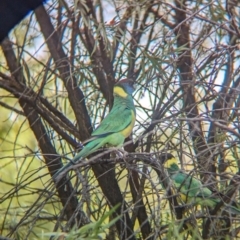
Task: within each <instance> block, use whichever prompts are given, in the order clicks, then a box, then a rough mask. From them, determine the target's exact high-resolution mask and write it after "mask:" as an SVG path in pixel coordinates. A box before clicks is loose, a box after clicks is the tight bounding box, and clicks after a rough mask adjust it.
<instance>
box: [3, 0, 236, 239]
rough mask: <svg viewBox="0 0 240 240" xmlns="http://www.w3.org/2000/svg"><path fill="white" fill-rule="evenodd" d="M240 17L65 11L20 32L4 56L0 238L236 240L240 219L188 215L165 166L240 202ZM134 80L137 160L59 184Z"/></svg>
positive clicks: (200, 8)
mask: <svg viewBox="0 0 240 240" xmlns="http://www.w3.org/2000/svg"><path fill="white" fill-rule="evenodd" d="M239 12H240V6H239V2H238V1H237V0H222V1H220V0H219V1H215V0H214V1H204V0H196V1H187V0H181V1H180V0H173V1H165V0H163V1H160V0H142V1H134V0H132V1H127V0H122V1H114V0H113V1H112V0H109V1H108V0H106V1H105V0H96V1H91V0H86V1H82V0H75V1H74V2H73V1H67V0H59V1H48V2H47V3H46V4H45V5H44V6H41V7H39V8H38V9H36V10H35V12H34V13H32V14H30V15H29V16H28V17H27V19H25V20H24V21H22V22H21V24H20V25H19V26H18V27H17V28H15V29H14V30H13V31H12V32H11V34H10V36H9V38H7V39H5V40H4V41H3V42H2V44H1V56H0V105H1V114H0V120H1V129H0V149H1V161H0V174H1V177H0V184H1V187H0V204H1V207H0V211H1V214H0V222H1V224H0V226H1V228H0V233H1V235H3V236H8V237H9V238H11V239H41V238H42V239H48V238H49V236H51V235H52V232H63V233H61V234H60V235H59V236H60V237H63V236H66V237H67V236H68V237H69V238H72V239H87V238H88V239H94V238H96V239H97V236H101V237H102V238H103V239H187V238H189V239H193V238H194V239H209V238H214V239H231V238H235V237H236V236H237V235H238V232H239V230H240V224H239V220H240V217H239V216H232V215H229V214H228V213H226V212H221V211H219V208H220V207H222V205H223V202H222V203H221V204H219V205H218V206H217V207H216V208H215V209H206V208H193V207H189V206H185V205H184V206H182V207H179V206H178V205H182V203H180V202H179V201H178V202H177V201H175V200H176V198H175V197H174V196H169V194H168V193H166V191H165V190H164V188H163V186H162V184H161V181H162V180H163V176H164V174H163V172H161V164H159V163H158V155H159V153H160V152H162V151H168V152H171V153H172V154H174V155H175V156H176V157H177V158H178V159H179V164H180V166H181V167H182V168H183V169H185V170H187V171H189V172H190V173H191V174H193V175H194V176H196V177H198V178H201V180H202V182H203V183H204V184H206V185H207V186H209V187H210V188H211V189H212V190H213V191H214V192H215V193H217V194H218V193H221V198H222V200H223V201H224V202H226V203H229V202H230V201H231V200H232V199H235V200H236V201H239V200H238V182H239V173H240V171H239V168H240V150H239V138H240V120H239V117H240V111H239V105H240V95H239V93H240V77H239V76H240V75H239V71H240V61H239V59H240V58H239V54H240V51H239V46H240V45H239V44H240V43H239V39H240V30H239V24H240V23H239V17H240V16H239ZM125 77H131V78H133V79H135V80H136V83H137V90H136V92H135V94H134V100H135V106H136V108H137V122H136V125H135V127H134V130H133V134H132V136H131V138H129V139H126V145H125V147H124V148H125V150H126V151H128V152H129V153H130V154H129V155H128V156H126V157H125V158H124V159H119V158H117V157H116V156H114V154H111V155H109V154H108V155H104V156H102V155H101V156H100V157H97V158H96V157H95V158H94V159H93V160H89V161H83V162H82V163H81V164H80V168H78V169H76V168H75V170H76V171H71V173H70V174H69V175H66V176H64V177H63V178H61V179H60V180H59V182H58V183H53V182H52V181H51V177H52V176H53V174H54V173H55V172H56V171H57V170H58V169H59V168H60V167H61V166H62V165H63V164H65V162H66V161H68V160H69V159H71V158H72V157H73V156H74V155H75V153H76V152H77V151H78V150H80V149H81V147H82V144H81V143H82V142H83V141H85V140H86V139H87V138H89V136H90V134H91V131H92V129H94V128H95V127H96V126H97V125H98V124H99V122H100V121H101V120H102V119H103V118H104V116H105V115H106V114H107V113H108V111H109V109H110V108H111V106H112V102H113V95H112V89H113V85H114V83H115V81H116V80H119V79H122V78H125ZM153 166H154V167H153ZM158 175H160V176H158ZM70 179H71V180H70ZM219 196H220V195H219ZM119 203H120V206H119V207H118V208H117V207H116V208H115V209H114V210H112V211H111V212H109V211H110V209H112V208H113V207H114V206H117V204H119ZM86 224H87V225H86ZM89 224H90V225H89ZM100 226H101V227H102V228H101V227H100ZM73 227H74V229H75V230H76V231H70V230H71V229H72V228H73ZM80 227H83V228H80ZM79 228H80V230H77V229H79ZM69 231H70V233H69V235H68V234H67V232H69ZM76 234H78V235H76ZM80 236H81V238H80Z"/></svg>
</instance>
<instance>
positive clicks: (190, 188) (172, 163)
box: [160, 153, 240, 214]
mask: <svg viewBox="0 0 240 240" xmlns="http://www.w3.org/2000/svg"><path fill="white" fill-rule="evenodd" d="M160 161H161V162H162V164H163V166H164V168H166V170H167V173H168V176H169V178H170V180H171V184H172V186H173V187H174V189H173V192H174V193H176V195H178V196H179V198H180V200H181V202H182V203H183V204H187V203H188V204H193V205H202V206H208V207H210V208H214V207H215V206H216V204H217V203H219V202H220V201H221V199H220V198H219V197H217V196H213V192H212V191H211V190H210V189H209V188H208V187H206V186H204V185H203V184H202V183H201V181H200V180H198V179H197V178H194V177H193V176H191V174H187V173H186V172H184V171H182V170H181V169H180V168H179V167H178V163H177V160H176V158H175V157H174V156H173V155H172V154H170V153H163V154H161V155H160ZM224 205H225V207H227V209H228V210H229V211H230V212H231V213H233V214H240V209H239V208H238V207H234V206H231V205H228V204H225V203H224Z"/></svg>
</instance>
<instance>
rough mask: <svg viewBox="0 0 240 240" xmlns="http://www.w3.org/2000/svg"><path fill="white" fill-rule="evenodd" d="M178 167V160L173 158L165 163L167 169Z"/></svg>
mask: <svg viewBox="0 0 240 240" xmlns="http://www.w3.org/2000/svg"><path fill="white" fill-rule="evenodd" d="M174 165H177V160H176V158H174V157H173V158H171V159H168V160H167V161H166V162H165V163H164V167H165V168H171V167H172V166H174Z"/></svg>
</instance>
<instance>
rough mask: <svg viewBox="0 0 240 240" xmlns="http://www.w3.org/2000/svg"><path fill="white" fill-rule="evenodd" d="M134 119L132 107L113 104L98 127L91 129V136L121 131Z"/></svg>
mask: <svg viewBox="0 0 240 240" xmlns="http://www.w3.org/2000/svg"><path fill="white" fill-rule="evenodd" d="M134 121H135V113H134V109H131V108H129V107H127V106H124V105H121V106H115V107H114V108H113V109H112V110H111V112H110V113H109V114H108V115H107V116H106V117H105V118H104V119H103V121H102V122H101V124H100V125H99V127H98V128H96V130H95V131H93V133H92V136H93V137H95V136H101V135H103V136H105V135H108V134H111V133H116V132H121V131H123V130H125V129H126V128H127V127H128V126H130V125H131V124H132V123H134Z"/></svg>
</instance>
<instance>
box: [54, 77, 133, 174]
mask: <svg viewBox="0 0 240 240" xmlns="http://www.w3.org/2000/svg"><path fill="white" fill-rule="evenodd" d="M134 90H135V89H134V82H133V80H131V79H123V80H121V81H119V82H118V83H116V84H115V85H114V88H113V96H114V101H113V107H112V109H111V111H110V112H109V113H108V115H107V116H106V117H105V118H104V119H103V120H102V122H101V123H100V125H99V126H98V127H97V128H96V129H95V130H94V131H93V132H92V134H91V138H90V139H89V140H87V141H86V143H87V144H86V145H85V147H84V148H83V149H82V150H81V151H80V152H79V153H78V154H77V155H76V156H75V157H74V158H73V159H72V160H71V162H69V163H68V164H66V165H65V166H64V167H63V168H61V169H60V170H59V171H58V172H57V173H56V174H55V177H54V178H56V177H57V176H59V174H60V173H62V172H64V171H66V170H67V169H68V168H69V167H70V166H71V165H73V164H74V163H76V162H78V161H79V160H81V159H83V158H86V157H87V156H89V155H90V154H91V153H93V152H95V151H96V150H98V149H99V148H101V147H103V146H104V145H110V146H114V147H117V148H119V147H121V146H122V145H123V143H124V140H125V138H126V137H128V136H129V135H130V134H131V132H132V129H133V126H134V123H135V118H136V110H135V106H134V103H133V98H132V93H133V92H134Z"/></svg>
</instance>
